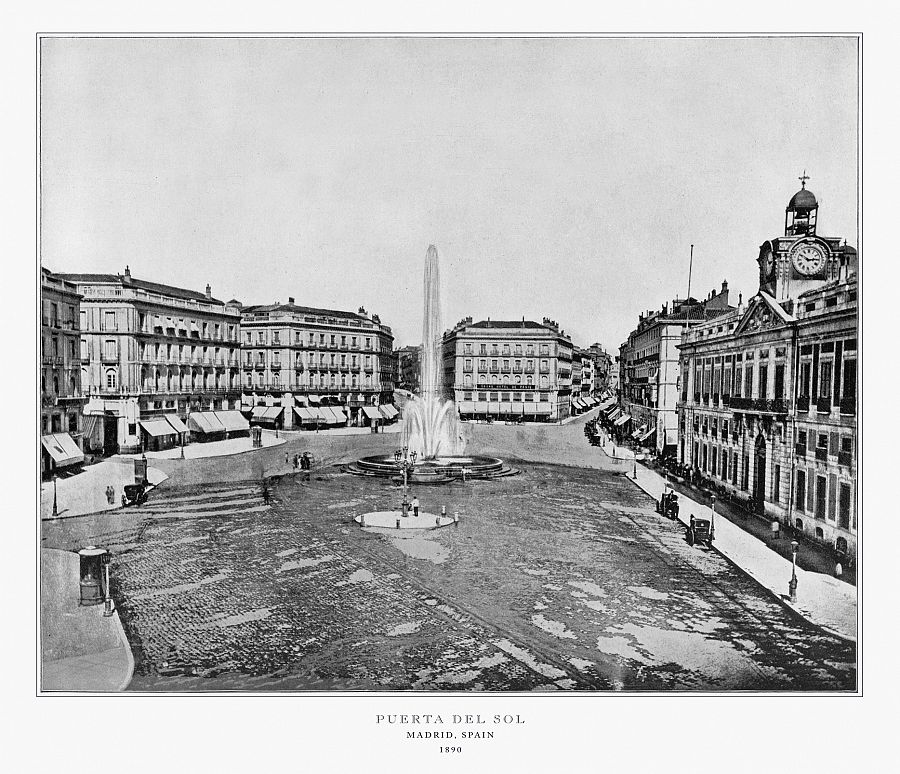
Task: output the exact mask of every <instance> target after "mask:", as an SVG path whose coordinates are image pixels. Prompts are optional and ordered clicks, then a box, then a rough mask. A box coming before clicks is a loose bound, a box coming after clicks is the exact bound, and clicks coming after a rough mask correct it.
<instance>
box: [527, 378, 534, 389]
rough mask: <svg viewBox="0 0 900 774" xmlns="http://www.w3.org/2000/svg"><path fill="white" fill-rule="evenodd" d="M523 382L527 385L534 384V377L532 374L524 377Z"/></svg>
mask: <svg viewBox="0 0 900 774" xmlns="http://www.w3.org/2000/svg"><path fill="white" fill-rule="evenodd" d="M525 382H526V383H527V384H528V386H529V387H531V386H532V385H533V384H534V377H532V376H528V377H526V378H525Z"/></svg>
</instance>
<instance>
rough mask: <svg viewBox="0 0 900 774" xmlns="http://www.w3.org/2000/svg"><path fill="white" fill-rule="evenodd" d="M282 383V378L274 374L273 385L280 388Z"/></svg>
mask: <svg viewBox="0 0 900 774" xmlns="http://www.w3.org/2000/svg"><path fill="white" fill-rule="evenodd" d="M279 381H280V377H279V375H278V374H272V384H274V385H275V386H276V387H277V386H278V382H279Z"/></svg>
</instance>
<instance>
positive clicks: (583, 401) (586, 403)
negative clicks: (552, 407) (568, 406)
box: [572, 396, 599, 411]
mask: <svg viewBox="0 0 900 774" xmlns="http://www.w3.org/2000/svg"><path fill="white" fill-rule="evenodd" d="M598 402H599V401H598V400H597V399H596V398H593V397H590V396H589V397H587V398H572V405H573V406H574V407H575V408H577V409H581V410H582V411H583V410H586V409H589V408H593V407H594V406H596V405H597V403H598Z"/></svg>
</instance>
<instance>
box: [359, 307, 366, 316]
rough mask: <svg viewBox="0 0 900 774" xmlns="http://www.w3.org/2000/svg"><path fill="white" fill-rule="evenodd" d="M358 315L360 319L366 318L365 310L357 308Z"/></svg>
mask: <svg viewBox="0 0 900 774" xmlns="http://www.w3.org/2000/svg"><path fill="white" fill-rule="evenodd" d="M359 315H360V317H366V308H365V307H364V306H361V307H360V308H359Z"/></svg>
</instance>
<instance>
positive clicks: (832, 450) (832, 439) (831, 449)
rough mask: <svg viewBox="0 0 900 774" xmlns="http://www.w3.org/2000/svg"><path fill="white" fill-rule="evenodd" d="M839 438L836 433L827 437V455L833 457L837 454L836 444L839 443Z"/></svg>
mask: <svg viewBox="0 0 900 774" xmlns="http://www.w3.org/2000/svg"><path fill="white" fill-rule="evenodd" d="M839 438H840V436H839V435H838V434H837V433H831V434H830V435H829V436H828V453H829V454H831V455H832V456H835V457H836V456H837V453H838V448H839V447H838V444H839V443H840V441H839Z"/></svg>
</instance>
